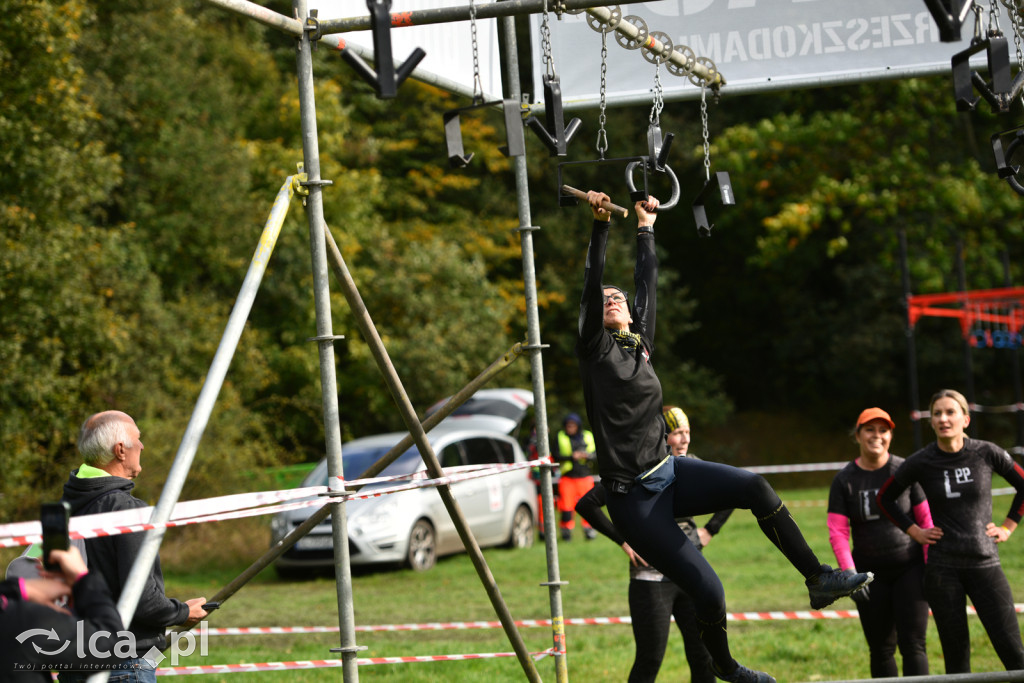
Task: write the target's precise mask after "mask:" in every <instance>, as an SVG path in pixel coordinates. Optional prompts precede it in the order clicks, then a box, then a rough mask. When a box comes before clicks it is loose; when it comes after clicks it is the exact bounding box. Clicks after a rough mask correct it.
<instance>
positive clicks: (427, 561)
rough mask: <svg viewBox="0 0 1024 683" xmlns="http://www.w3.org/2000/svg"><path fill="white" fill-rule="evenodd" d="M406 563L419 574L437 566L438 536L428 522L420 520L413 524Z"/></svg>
mask: <svg viewBox="0 0 1024 683" xmlns="http://www.w3.org/2000/svg"><path fill="white" fill-rule="evenodd" d="M405 561H406V563H408V565H409V566H410V567H412V569H413V570H414V571H418V572H425V571H427V570H428V569H430V568H431V567H433V566H434V565H435V564H437V536H436V535H435V534H434V527H433V526H431V524H430V522H428V521H427V520H425V519H420V520H417V521H416V523H415V524H413V526H412V531H410V532H409V549H408V550H407V551H406V553H405Z"/></svg>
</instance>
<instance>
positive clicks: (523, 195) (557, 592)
mask: <svg viewBox="0 0 1024 683" xmlns="http://www.w3.org/2000/svg"><path fill="white" fill-rule="evenodd" d="M507 1H508V2H515V1H516V0H507ZM501 29H502V30H501V33H500V35H501V38H502V40H500V41H499V47H500V53H499V54H501V61H502V63H503V64H504V65H505V66H506V68H505V69H504V71H505V73H506V76H505V78H506V83H505V93H504V95H505V97H508V98H512V99H515V100H520V99H521V91H520V83H519V52H518V47H517V43H516V27H515V21H514V20H513V19H512V18H511V17H505V18H503V19H502V20H501ZM502 53H503V54H502ZM512 168H513V170H514V172H515V179H516V200H517V202H518V205H519V237H520V245H521V248H522V253H523V285H524V290H525V297H526V342H527V343H526V347H525V350H526V351H527V352H528V353H529V355H530V375H531V376H532V378H533V405H534V412H535V417H536V419H535V423H536V427H537V455H538V456H539V457H541V458H543V459H545V460H550V458H551V452H550V445H549V444H550V439H549V438H548V412H547V401H546V398H545V395H544V361H543V358H542V356H541V350H542V349H543V348H544V345H543V344H541V339H540V318H539V315H538V312H537V274H536V268H535V264H534V258H533V231H534V230H536V229H537V228H535V227H534V226H533V225H531V223H532V217H531V215H530V186H529V178H528V176H527V172H526V157H525V156H517V157H513V158H512ZM540 485H541V505H542V508H543V510H544V515H543V516H544V529H545V532H544V549H545V553H546V555H547V566H548V578H547V581H546V582H545V583H544V584H543V585H546V586H547V587H548V600H549V603H550V609H551V635H552V644H553V646H554V649H555V655H554V661H555V676H556V680H557V681H558V683H565V681H568V680H569V673H568V665H567V663H566V649H565V619H564V617H563V614H562V585H563V583H564V582H563V581H562V580H561V578H560V576H559V566H558V547H557V546H556V540H555V539H556V534H555V526H554V524H555V514H554V509H553V508H554V505H553V503H552V501H553V500H554V496H553V495H552V490H551V469H550V468H548V467H542V468H541V469H540Z"/></svg>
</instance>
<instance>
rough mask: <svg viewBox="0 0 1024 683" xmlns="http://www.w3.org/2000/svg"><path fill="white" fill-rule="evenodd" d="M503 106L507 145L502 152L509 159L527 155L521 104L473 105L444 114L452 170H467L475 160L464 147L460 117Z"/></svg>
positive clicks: (491, 103) (499, 102)
mask: <svg viewBox="0 0 1024 683" xmlns="http://www.w3.org/2000/svg"><path fill="white" fill-rule="evenodd" d="M495 105H501V108H502V112H503V113H504V115H505V145H504V146H503V147H500V148H499V149H500V151H501V153H502V154H504V155H505V156H507V157H521V156H525V155H526V138H525V136H524V135H523V121H522V115H521V114H520V113H519V112H520V108H519V102H518V101H517V100H514V99H507V100H494V101H493V102H481V103H479V104H472V105H470V106H468V107H462V108H460V109H452V110H450V111H446V112H445V113H444V140H445V144H446V145H447V147H448V166H449V167H451V168H465V167H466V166H468V165H469V162H470V160H471V159H472V158H473V154H472V152H471V153H470V154H469V155H468V156H467V155H466V153H465V150H464V148H463V146H462V123H461V121H460V120H459V117H460V116H461V115H462V114H463V113H465V112H470V111H473V110H476V109H483V108H489V107H493V106H495Z"/></svg>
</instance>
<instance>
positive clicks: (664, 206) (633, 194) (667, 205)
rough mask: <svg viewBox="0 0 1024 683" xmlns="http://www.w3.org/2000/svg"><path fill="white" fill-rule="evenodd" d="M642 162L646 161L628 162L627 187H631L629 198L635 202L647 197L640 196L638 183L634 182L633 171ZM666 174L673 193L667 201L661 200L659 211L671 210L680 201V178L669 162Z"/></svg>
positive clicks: (666, 166) (666, 165)
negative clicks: (637, 187)
mask: <svg viewBox="0 0 1024 683" xmlns="http://www.w3.org/2000/svg"><path fill="white" fill-rule="evenodd" d="M642 163H646V162H643V161H631V162H629V163H628V164H626V187H627V188H628V189H629V198H630V199H632V200H633V201H635V202H636V201H641V200H642V199H646V197H643V196H640V195H642V193H638V192H637V189H636V183H634V182H633V171H635V170H636V167H637V166H639V165H640V164H642ZM665 174H666V175H668V180H669V182H670V183H671V184H672V195H671V196H670V197H669V199H668V201H667V202H661V203H660V204H659V205H658V211H670V210H672V209H674V208H676V204H678V203H679V179H678V178H676V174H675V172H674V171H673V170H672V168H671V167H670V166H669V165H668V164H665Z"/></svg>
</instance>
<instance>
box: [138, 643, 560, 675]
mask: <svg viewBox="0 0 1024 683" xmlns="http://www.w3.org/2000/svg"><path fill="white" fill-rule="evenodd" d="M554 653H555V650H554V648H549V649H547V650H544V651H542V652H532V653H530V654H531V655H532V656H533V658H534V660H535V661H536V660H540V659H543V658H544V657H547V656H548V655H552V654H554ZM515 656H516V653H515V652H488V653H481V654H465V655H429V656H411V657H360V658H359V659H357V660H356V664H358V665H359V666H370V665H373V664H420V663H424V662H458V661H466V660H470V659H498V658H504V657H515ZM340 666H342V660H340V659H307V660H301V661H295V662H261V663H255V664H209V665H207V666H176V667H165V668H158V669H157V670H156V675H157V676H190V675H195V674H237V673H255V672H261V671H292V670H295V669H331V668H338V667H340Z"/></svg>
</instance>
